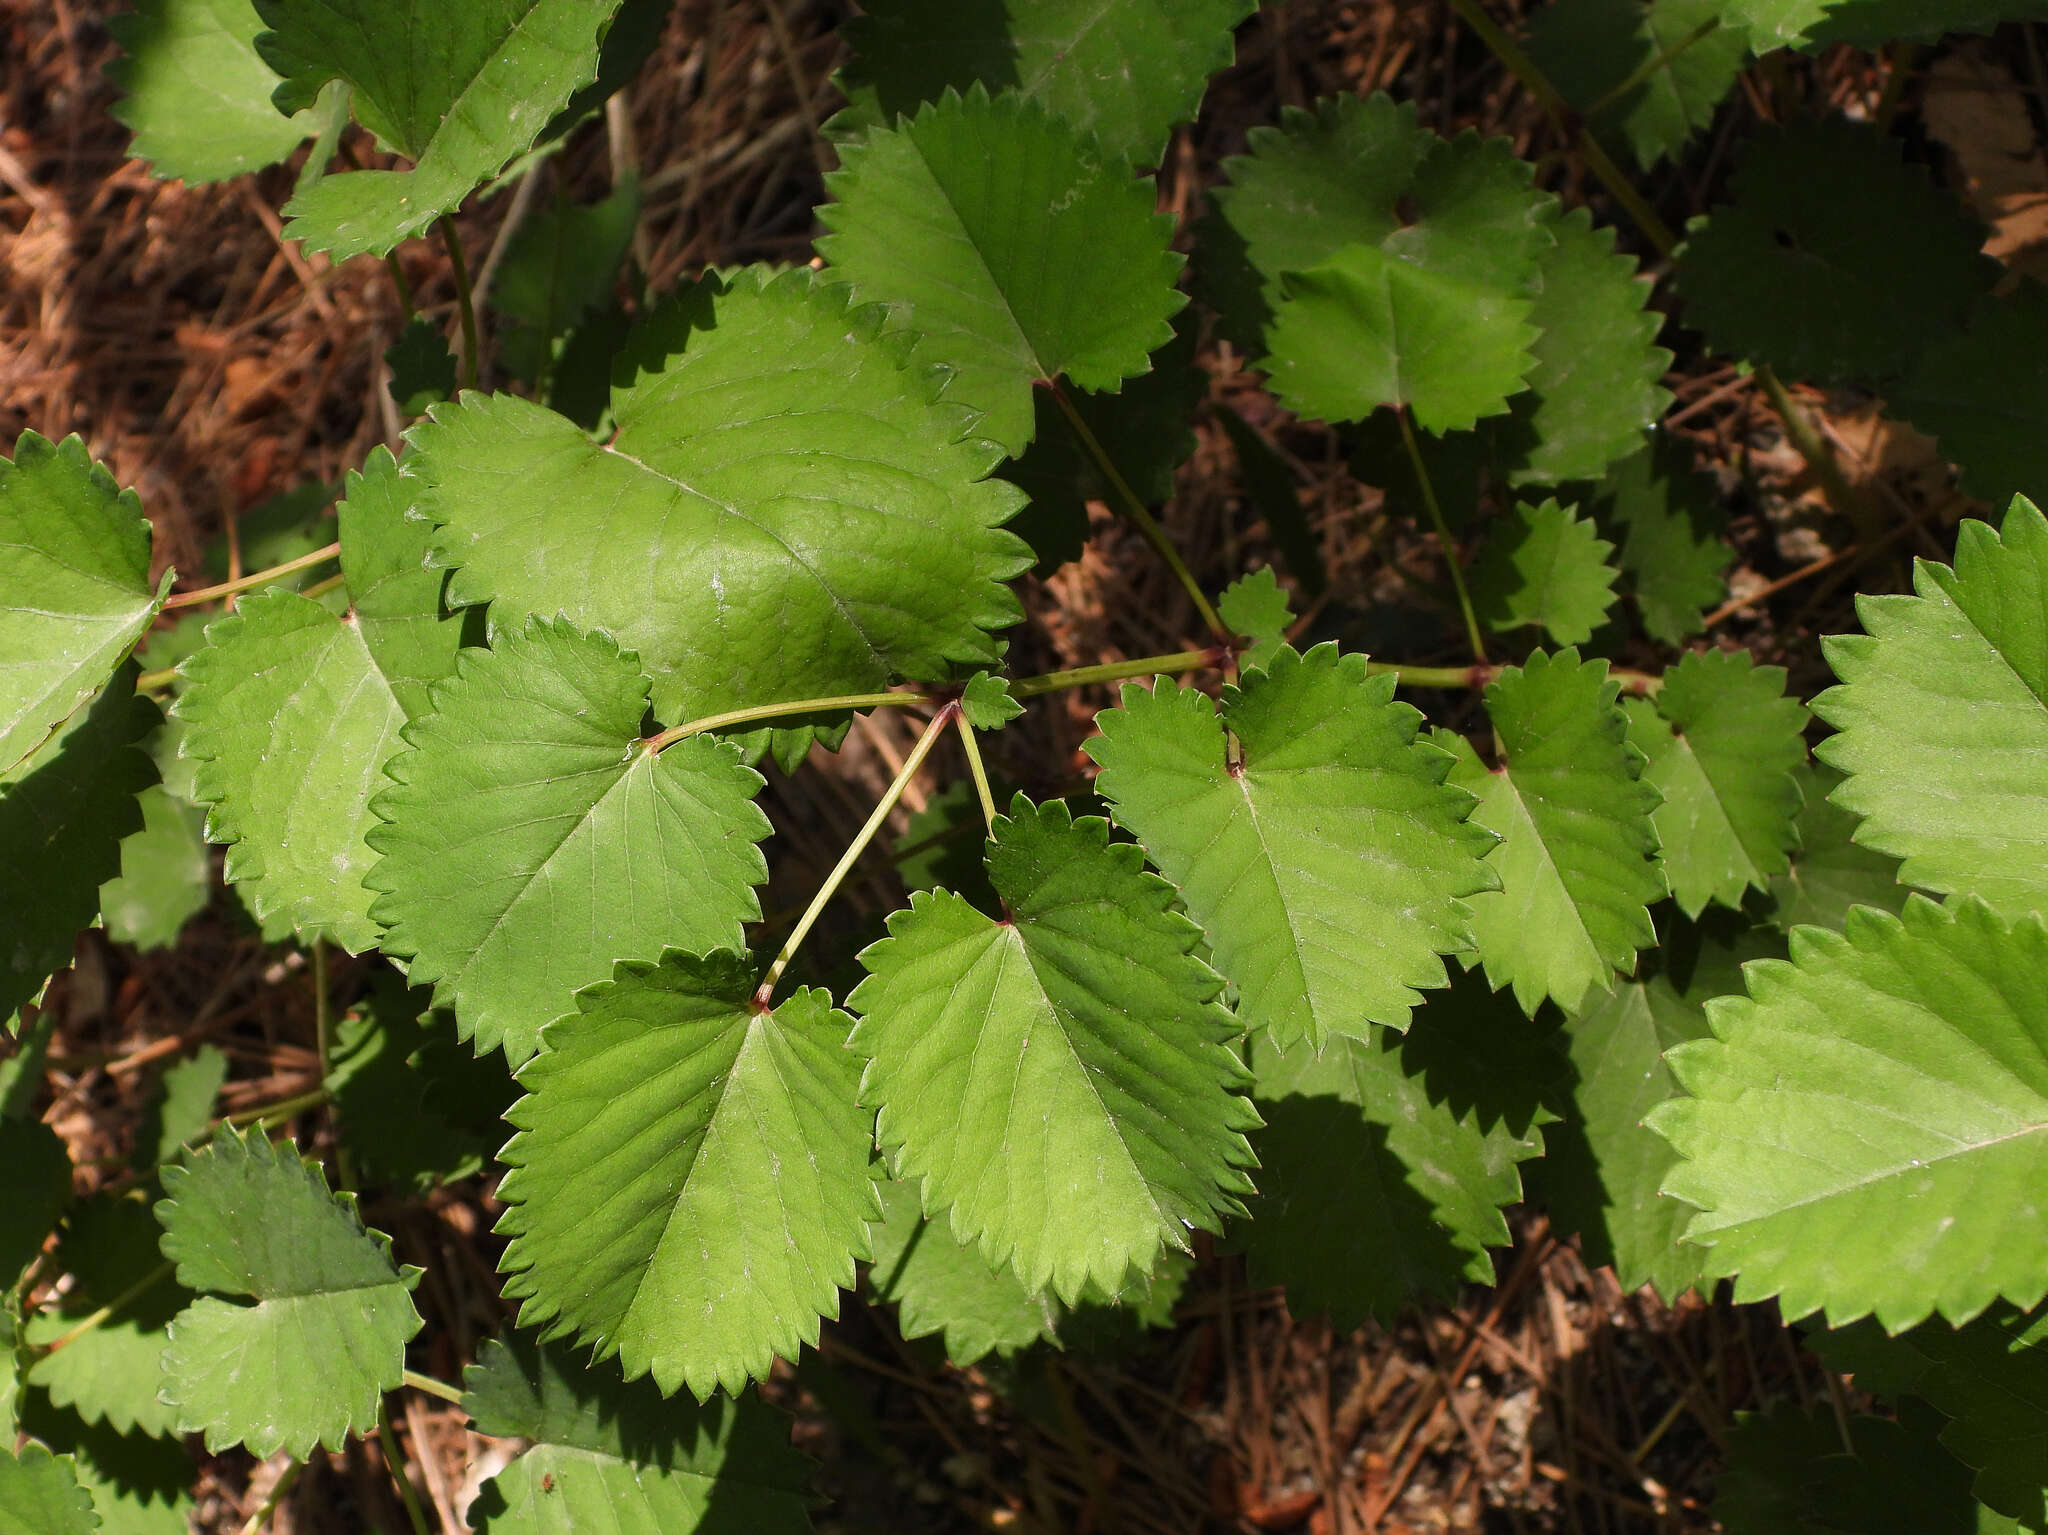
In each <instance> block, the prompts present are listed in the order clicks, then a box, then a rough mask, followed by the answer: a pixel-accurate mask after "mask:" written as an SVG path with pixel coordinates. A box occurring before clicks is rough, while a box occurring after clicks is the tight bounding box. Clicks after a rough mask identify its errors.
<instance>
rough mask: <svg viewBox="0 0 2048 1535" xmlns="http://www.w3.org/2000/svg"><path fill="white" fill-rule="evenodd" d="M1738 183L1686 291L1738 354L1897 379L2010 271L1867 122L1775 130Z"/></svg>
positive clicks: (1704, 224)
mask: <svg viewBox="0 0 2048 1535" xmlns="http://www.w3.org/2000/svg"><path fill="white" fill-rule="evenodd" d="M1730 185H1731V187H1732V188H1733V191H1734V194H1735V201H1734V202H1733V203H1732V204H1730V205H1727V206H1723V207H1720V208H1716V209H1715V210H1714V211H1713V212H1712V213H1711V214H1710V215H1708V216H1707V217H1706V218H1705V219H1704V220H1697V221H1695V222H1694V224H1693V226H1692V231H1691V233H1690V234H1689V236H1688V237H1687V239H1686V243H1685V248H1684V250H1683V251H1682V252H1681V255H1680V264H1679V269H1678V289H1679V292H1680V293H1681V294H1682V295H1683V296H1684V298H1685V301H1686V319H1687V322H1688V323H1690V324H1692V325H1696V326H1698V327H1699V329H1700V330H1702V331H1704V332H1705V333H1706V336H1707V339H1708V341H1710V342H1711V343H1712V344H1713V345H1714V346H1715V347H1716V348H1717V349H1719V350H1720V351H1723V352H1726V353H1728V354H1730V355H1732V356H1736V357H1745V358H1750V359H1753V360H1755V361H1757V362H1767V363H1770V364H1771V365H1773V366H1774V367H1776V368H1779V369H1781V370H1782V371H1783V372H1785V373H1787V374H1789V375H1794V376H1797V377H1803V378H1817V379H1825V380H1837V379H1865V380H1873V379H1885V378H1893V377H1896V376H1898V375H1899V374H1902V373H1904V372H1906V370H1907V369H1908V367H1909V366H1910V365H1911V364H1912V362H1913V360H1914V358H1915V357H1917V356H1918V355H1919V353H1920V350H1921V348H1922V347H1923V346H1924V345H1925V344H1926V342H1927V338H1928V336H1929V334H1930V333H1931V332H1938V331H1941V330H1945V329H1947V328H1948V327H1949V326H1951V325H1955V324H1959V323H1960V322H1961V320H1962V318H1963V314H1964V312H1965V311H1966V310H1967V309H1968V308H1969V305H1970V301H1971V300H1972V299H1973V298H1974V297H1976V296H1977V295H1978V294H1980V293H1982V292H1984V291H1985V290H1986V289H1987V288H1988V287H1989V286H1990V284H1991V279H1992V278H1993V277H1995V276H1996V275H1997V270H1998V269H1997V266H1996V264H1995V263H1993V262H1991V261H1990V260H1989V259H1988V258H1986V257H1984V256H1982V255H1981V254H1980V253H1979V252H1980V248H1981V247H1982V245H1983V243H1984V231H1983V229H1982V228H1981V227H1980V226H1979V225H1978V224H1977V223H1976V222H1975V221H1974V220H1972V219H1969V218H1967V217H1965V216H1964V215H1963V214H1962V213H1961V212H1960V211H1959V210H1958V208H1957V206H1956V203H1955V200H1954V198H1953V197H1952V196H1951V195H1950V194H1949V193H1947V192H1945V191H1942V190H1941V189H1940V188H1938V187H1936V186H1935V185H1934V183H1933V181H1932V180H1931V179H1930V178H1929V177H1928V175H1927V173H1926V172H1925V171H1923V170H1921V169H1919V168H1918V167H1917V166H1908V165H1907V164H1906V163H1905V162H1904V161H1903V160H1902V159H1900V157H1899V151H1898V149H1897V147H1896V146H1895V145H1894V144H1893V143H1892V142H1891V141H1889V140H1887V139H1885V138H1884V137H1883V136H1881V135H1880V134H1879V133H1878V132H1877V130H1876V129H1874V128H1871V127H1868V126H1866V125H1862V124H1858V123H1852V122H1849V121H1847V120H1846V119H1842V118H1806V119H1801V120H1799V121H1796V122H1794V123H1791V124H1789V125H1788V126H1785V127H1782V128H1780V127H1772V126H1766V127H1765V128H1763V129H1761V130H1760V131H1759V132H1758V133H1757V135H1756V136H1755V137H1754V138H1753V139H1751V140H1750V141H1749V143H1748V144H1747V145H1746V146H1745V147H1744V149H1743V152H1742V154H1741V157H1740V158H1739V159H1738V160H1737V162H1736V167H1735V171H1734V174H1733V176H1732V177H1731V180H1730ZM1901 408H1902V409H1903V407H1901ZM1929 430H1933V428H1932V427H1930V428H1929Z"/></svg>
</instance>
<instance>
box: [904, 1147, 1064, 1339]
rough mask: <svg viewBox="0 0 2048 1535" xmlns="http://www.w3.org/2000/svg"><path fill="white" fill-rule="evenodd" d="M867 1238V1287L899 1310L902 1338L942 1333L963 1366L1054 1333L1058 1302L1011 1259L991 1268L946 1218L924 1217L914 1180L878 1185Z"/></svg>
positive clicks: (1055, 1335) (1056, 1328) (1052, 1335)
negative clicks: (877, 1209) (870, 1251)
mask: <svg viewBox="0 0 2048 1535" xmlns="http://www.w3.org/2000/svg"><path fill="white" fill-rule="evenodd" d="M868 1235H869V1238H870V1240H871V1241H872V1242H873V1244H874V1256H875V1263H874V1267H873V1268H872V1269H870V1270H869V1271H868V1285H869V1287H870V1289H871V1290H872V1291H873V1293H874V1297H875V1299H876V1300H878V1301H881V1302H883V1303H884V1304H886V1305H893V1306H895V1307H896V1329H897V1331H898V1332H899V1333H901V1334H902V1335H903V1337H904V1338H906V1339H911V1338H924V1337H929V1336H931V1335H932V1334H934V1333H943V1334H944V1335H945V1344H946V1357H947V1358H948V1359H950V1360H952V1361H953V1363H954V1364H956V1365H961V1366H963V1367H964V1366H966V1365H971V1364H973V1363H974V1362H975V1361H976V1360H979V1359H981V1358H983V1357H984V1356H986V1355H988V1354H1002V1355H1004V1356H1008V1355H1010V1354H1014V1353H1017V1352H1018V1351H1019V1350H1021V1349H1026V1348H1029V1347H1030V1346H1031V1345H1032V1344H1034V1343H1037V1342H1039V1341H1040V1340H1041V1339H1050V1338H1056V1337H1057V1336H1058V1324H1059V1319H1060V1307H1059V1304H1058V1302H1056V1301H1055V1300H1054V1299H1053V1298H1052V1296H1050V1295H1048V1294H1046V1293H1045V1292H1044V1291H1032V1290H1027V1289H1026V1288H1025V1287H1024V1283H1023V1281H1022V1280H1020V1279H1019V1278H1018V1277H1017V1271H1016V1270H1015V1269H1013V1268H1011V1267H1010V1266H1009V1265H1008V1264H1001V1265H996V1266H991V1265H990V1263H989V1261H988V1260H987V1259H986V1258H984V1257H982V1255H981V1254H980V1252H978V1251H977V1250H976V1248H975V1245H974V1243H972V1242H963V1241H961V1240H960V1239H959V1238H957V1237H955V1236H954V1235H953V1233H952V1232H951V1231H950V1230H949V1229H948V1227H947V1223H946V1221H945V1219H944V1217H943V1216H939V1217H935V1218H933V1219H930V1220H927V1219H925V1217H924V1214H923V1212H922V1211H921V1210H920V1209H919V1208H918V1197H917V1190H916V1189H915V1188H914V1187H913V1186H912V1185H910V1184H908V1183H888V1184H885V1185H883V1188H882V1219H881V1220H880V1221H879V1222H877V1223H876V1224H875V1225H873V1226H871V1227H869V1229H868Z"/></svg>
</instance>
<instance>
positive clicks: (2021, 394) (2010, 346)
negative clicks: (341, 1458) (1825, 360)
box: [1891, 283, 2048, 506]
mask: <svg viewBox="0 0 2048 1535" xmlns="http://www.w3.org/2000/svg"><path fill="white" fill-rule="evenodd" d="M1891 406H1892V409H1893V410H1894V411H1895V412H1896V413H1897V414H1899V415H1902V416H1904V417H1905V418H1906V419H1907V420H1909V421H1911V422H1912V423H1913V425H1915V426H1916V427H1918V428H1919V429H1920V430H1921V431H1923V432H1927V433H1929V434H1931V435H1932V436H1933V437H1935V438H1936V439H1937V440H1938V441H1939V442H1940V445H1941V453H1942V457H1944V458H1946V459H1947V460H1948V461H1949V462H1950V463H1953V464H1956V465H1959V466H1960V467H1961V469H1962V487H1963V489H1964V490H1965V491H1967V492H1968V493H1969V494H1971V495H1973V496H1975V497H1977V498H1978V499H1979V500H1981V501H1988V502H1990V503H1991V504H1992V505H1993V506H1999V505H2002V504H2004V503H2005V501H2006V500H2007V499H2008V498H2009V497H2012V496H2015V495H2029V496H2031V495H2039V494H2040V493H2041V491H2042V487H2043V485H2044V484H2048V454H2044V452H2043V450H2042V447H2041V443H2042V441H2043V434H2044V433H2048V288H2044V287H2042V286H2041V285H2040V284H2038V283H2028V284H2027V285H2026V286H2025V287H2023V288H2021V289H2020V291H2019V292H2018V293H2017V294H2015V295H2014V296H2013V297H2011V298H2007V299H1995V298H1986V299H1982V300H1980V301H1979V302H1978V304H1977V307H1976V308H1975V309H1973V310H1972V311H1971V312H1970V315H1969V317H1968V320H1967V321H1966V322H1965V323H1964V324H1963V325H1960V326H1957V327H1955V328H1953V329H1944V330H1942V331H1941V332H1940V333H1939V335H1938V338H1937V339H1936V340H1935V341H1934V342H1933V343H1932V344H1931V345H1929V346H1928V348H1927V350H1926V352H1925V353H1924V354H1923V355H1922V356H1921V358H1920V360H1919V363H1918V365H1917V366H1915V367H1914V369H1913V371H1912V372H1911V373H1910V374H1909V375H1907V377H1906V378H1905V380H1904V381H1903V382H1902V383H1901V384H1900V385H1899V386H1898V388H1897V389H1895V390H1893V391H1892V396H1891Z"/></svg>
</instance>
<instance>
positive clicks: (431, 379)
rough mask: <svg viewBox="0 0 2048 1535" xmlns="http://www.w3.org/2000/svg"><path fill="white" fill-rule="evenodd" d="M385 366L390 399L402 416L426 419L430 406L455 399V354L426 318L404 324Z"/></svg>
mask: <svg viewBox="0 0 2048 1535" xmlns="http://www.w3.org/2000/svg"><path fill="white" fill-rule="evenodd" d="M384 366H385V367H387V368H389V369H390V370H391V398H392V401H393V402H394V403H395V404H396V405H397V406H398V413H399V414H400V415H401V416H424V415H425V414H426V413H427V410H428V408H429V407H430V406H434V405H439V404H440V403H441V402H442V401H443V400H452V399H454V398H455V354H454V353H453V352H451V351H449V350H448V338H447V337H446V336H444V335H442V334H441V327H440V326H438V325H436V324H435V323H434V322H433V321H432V320H429V319H428V318H427V317H426V316H425V315H417V314H416V315H414V316H413V317H412V318H411V319H410V320H407V321H406V322H405V329H404V330H402V331H400V332H399V333H398V339H397V340H396V341H394V342H392V343H391V345H389V346H388V347H386V348H385V349H384Z"/></svg>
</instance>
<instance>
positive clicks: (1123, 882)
mask: <svg viewBox="0 0 2048 1535" xmlns="http://www.w3.org/2000/svg"><path fill="white" fill-rule="evenodd" d="M990 840H991V846H990V852H989V877H990V880H991V881H992V882H993V884H994V886H995V889H996V892H997V894H998V895H999V896H1000V897H1001V898H1002V900H1003V903H1004V906H1005V908H1006V909H1007V911H1008V912H1009V913H1010V916H1009V918H1008V919H1007V920H1005V921H1001V922H997V921H995V920H993V919H991V918H989V917H986V916H983V915H982V914H981V913H980V912H978V911H976V910H975V909H974V908H973V907H972V906H970V905H968V903H967V902H966V901H964V900H962V899H961V898H960V897H959V896H957V895H954V894H951V893H950V892H947V891H943V890H941V891H933V892H929V893H921V894H918V895H914V896H912V897H911V905H910V909H909V910H908V911H899V912H897V913H896V914H895V915H894V916H892V917H891V918H890V919H889V936H888V937H887V938H885V939H883V940H882V941H881V942H879V943H876V944H873V945H871V946H870V947H869V948H868V949H867V950H866V951H865V952H864V953H863V954H862V956H861V962H862V963H863V964H864V965H865V966H866V967H867V970H868V978H867V979H866V980H864V981H862V982H861V984H860V986H859V987H858V988H857V989H856V990H855V991H854V993H853V996H852V997H851V998H850V999H849V1001H848V1005H849V1006H850V1007H852V1008H853V1009H854V1010H855V1011H856V1012H858V1013H860V1014H861V1015H862V1016H861V1022H860V1024H859V1025H858V1026H857V1027H856V1028H855V1030H854V1032H853V1041H852V1042H853V1047H854V1048H855V1049H856V1050H858V1051H860V1052H861V1053H862V1054H864V1055H866V1056H868V1057H869V1064H868V1067H867V1071H866V1073H865V1075H864V1076H863V1078H862V1082H861V1099H862V1101H863V1102H865V1103H868V1104H872V1105H874V1106H875V1107H877V1108H879V1109H880V1111H881V1118H880V1124H879V1130H878V1139H879V1140H880V1142H881V1144H882V1146H883V1147H884V1149H885V1150H886V1151H887V1152H888V1154H889V1158H890V1162H891V1166H892V1168H893V1170H894V1171H895V1173H896V1176H898V1177H900V1178H905V1179H908V1178H912V1177H917V1178H921V1179H922V1180H923V1188H922V1193H923V1200H924V1204H925V1208H926V1209H927V1210H928V1211H931V1212H934V1213H935V1212H937V1211H939V1210H942V1209H945V1208H946V1207H947V1206H951V1208H952V1227H953V1232H954V1234H955V1235H956V1236H958V1237H959V1238H961V1239H962V1240H965V1241H974V1242H976V1243H977V1244H978V1245H979V1248H980V1251H981V1254H982V1256H983V1258H984V1259H985V1260H987V1261H988V1262H990V1263H1004V1262H1007V1263H1009V1264H1011V1265H1012V1266H1013V1267H1014V1268H1015V1269H1016V1270H1017V1274H1018V1276H1019V1278H1021V1279H1022V1280H1023V1281H1024V1283H1025V1285H1026V1286H1027V1287H1028V1288H1030V1289H1033V1290H1041V1289H1044V1288H1046V1286H1047V1285H1048V1284H1050V1285H1051V1286H1052V1287H1053V1289H1055V1290H1056V1291H1057V1292H1058V1294H1059V1296H1060V1299H1061V1300H1062V1301H1064V1302H1066V1303H1067V1304H1069V1305H1071V1304H1072V1303H1073V1302H1074V1300H1075V1299H1076V1298H1078V1296H1079V1295H1080V1294H1081V1292H1082V1290H1083V1288H1084V1287H1085V1286H1086V1285H1087V1284H1088V1282H1089V1281H1091V1280H1093V1281H1094V1282H1095V1283H1096V1284H1097V1285H1098V1286H1099V1287H1100V1288H1102V1289H1104V1290H1107V1291H1110V1292H1114V1291H1115V1290H1116V1289H1117V1288H1118V1287H1120V1286H1121V1285H1122V1284H1123V1282H1124V1279H1125V1276H1126V1274H1127V1273H1128V1272H1129V1271H1130V1270H1131V1269H1133V1268H1138V1269H1149V1268H1150V1267H1151V1265H1152V1260H1153V1258H1154V1257H1155V1256H1156V1255H1157V1254H1158V1252H1159V1250H1160V1248H1161V1246H1162V1245H1171V1246H1173V1247H1176V1248H1182V1249H1185V1247H1186V1244H1187V1232H1188V1230H1189V1228H1191V1227H1193V1228H1199V1229H1203V1230H1212V1231H1213V1230H1215V1229H1216V1228H1217V1226H1218V1224H1219V1223H1220V1219H1221V1217H1222V1216H1223V1215H1225V1214H1236V1213H1241V1212H1242V1208H1243V1207H1242V1205H1241V1204H1240V1203H1239V1198H1238V1196H1240V1195H1242V1194H1245V1193H1248V1192H1249V1191H1250V1188H1251V1180H1250V1179H1249V1178H1248V1177H1247V1176H1246V1174H1245V1172H1244V1169H1245V1168H1246V1167H1247V1166H1249V1165H1250V1164H1251V1152H1250V1149H1249V1147H1247V1145H1246V1144H1245V1140H1244V1135H1243V1132H1244V1131H1245V1130H1246V1129H1248V1128H1250V1127H1251V1126H1254V1125H1256V1124H1257V1123H1258V1116H1257V1115H1256V1114H1255V1113H1254V1112H1253V1111H1252V1108H1251V1105H1250V1103H1249V1102H1247V1101H1246V1100H1245V1099H1244V1098H1242V1097H1240V1096H1239V1095H1238V1092H1237V1088H1238V1087H1239V1085H1240V1084H1241V1083H1242V1082H1243V1080H1244V1076H1245V1073H1244V1068H1243V1066H1242V1065H1241V1064H1240V1063H1239V1062H1238V1060H1237V1057H1236V1056H1235V1055H1233V1054H1232V1053H1231V1050H1230V1046H1229V1044H1228V1043H1227V1041H1228V1040H1229V1039H1230V1038H1231V1036H1232V1035H1233V1034H1235V1033H1236V1026H1235V1024H1234V1022H1233V1020H1232V1019H1231V1017H1230V1014H1229V1013H1228V1012H1226V1011H1225V1010H1224V1008H1223V1006H1222V1004H1221V1003H1219V1002H1218V1001H1217V1000H1216V997H1217V993H1218V992H1219V991H1220V990H1221V988H1222V981H1221V978H1220V977H1218V976H1217V975H1216V973H1215V972H1214V971H1212V970H1210V969H1209V967H1208V966H1207V965H1205V964H1203V963H1202V962H1201V961H1200V960H1199V959H1197V958H1195V956H1194V954H1193V950H1194V947H1195V944H1196V943H1197V942H1198V941H1199V939H1200V937H1201V933H1200V930H1199V929H1198V928H1196V926H1195V925H1194V924H1193V923H1192V922H1190V921H1188V920H1187V919H1186V918H1185V917H1181V916H1178V915H1176V914H1175V913H1173V912H1172V911H1170V910H1169V905H1170V903H1171V901H1172V899H1173V889H1172V887H1171V886H1169V885H1168V884H1167V883H1166V882H1165V881H1164V880H1162V879H1159V878H1157V877H1156V876H1154V875H1150V874H1147V873H1146V872H1145V870H1144V864H1143V858H1142V855H1141V854H1140V853H1139V850H1138V849H1137V848H1135V847H1133V846H1131V845H1129V844H1128V843H1120V844H1112V843H1111V842H1110V841H1109V826H1108V823H1107V822H1105V821H1102V820H1100V819H1098V818H1095V817H1087V818H1084V819H1082V820H1079V821H1076V820H1073V819H1071V817H1070V815H1069V813H1068V811H1067V808H1066V805H1065V803H1064V802H1062V801H1054V802H1052V803H1049V804H1046V805H1042V806H1034V805H1033V804H1032V803H1031V802H1030V801H1029V800H1027V799H1025V798H1024V797H1023V796H1022V795H1019V796H1018V797H1017V799H1016V800H1015V801H1014V802H1013V804H1012V806H1011V811H1010V814H1009V815H1008V816H1007V817H999V818H998V819H997V822H996V828H995V832H994V835H993V836H992V838H991V839H990Z"/></svg>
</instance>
